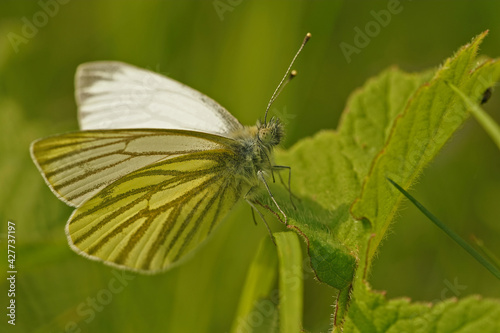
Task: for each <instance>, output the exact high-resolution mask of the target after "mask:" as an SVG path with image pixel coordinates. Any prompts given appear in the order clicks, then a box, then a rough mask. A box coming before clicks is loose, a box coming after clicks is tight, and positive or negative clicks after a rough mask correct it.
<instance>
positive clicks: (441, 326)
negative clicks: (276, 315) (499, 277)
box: [343, 285, 500, 333]
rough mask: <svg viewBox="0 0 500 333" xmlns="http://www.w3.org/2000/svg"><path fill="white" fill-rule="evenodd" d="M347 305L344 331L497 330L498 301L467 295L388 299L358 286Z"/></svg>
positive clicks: (442, 332) (489, 332)
mask: <svg viewBox="0 0 500 333" xmlns="http://www.w3.org/2000/svg"><path fill="white" fill-rule="evenodd" d="M359 296H360V297H359V298H357V299H356V300H354V301H353V302H352V304H351V306H350V309H349V314H348V317H347V319H346V322H345V325H344V330H343V332H344V333H371V332H373V333H400V332H413V333H427V332H435V333H451V332H461V333H462V332H463V333H468V332H470V333H473V332H481V333H494V332H499V331H500V322H499V321H498V317H499V316H500V301H498V300H491V299H483V298H481V297H479V296H470V297H466V298H464V299H461V300H456V299H447V300H443V301H442V302H439V303H438V304H434V305H431V304H429V303H410V300H409V299H406V298H404V299H394V300H390V301H388V300H387V299H386V298H385V296H384V295H383V294H380V293H376V292H373V291H370V290H368V288H366V286H365V285H362V286H361V285H360V286H359Z"/></svg>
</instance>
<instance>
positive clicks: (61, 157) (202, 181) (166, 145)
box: [31, 34, 310, 273]
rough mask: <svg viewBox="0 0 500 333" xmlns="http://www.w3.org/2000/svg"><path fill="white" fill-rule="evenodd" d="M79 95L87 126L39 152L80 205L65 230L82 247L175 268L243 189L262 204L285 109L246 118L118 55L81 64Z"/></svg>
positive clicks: (62, 190)
mask: <svg viewBox="0 0 500 333" xmlns="http://www.w3.org/2000/svg"><path fill="white" fill-rule="evenodd" d="M309 37H310V34H308V35H307V36H306V39H305V40H304V43H303V44H302V45H301V48H300V49H299V52H300V50H301V49H302V47H303V46H304V44H305V42H306V41H307V40H308V39H309ZM299 52H297V54H296V55H295V57H294V59H293V60H292V63H291V64H290V67H289V68H288V70H287V74H288V72H289V71H290V68H291V66H292V64H293V61H294V60H295V58H296V57H297V55H298V53H299ZM286 76H287V75H285V77H286ZM282 83H283V80H282V81H281V83H280V85H279V86H278V88H279V87H280V86H282ZM277 91H278V89H277V90H276V91H275V94H274V95H273V97H272V98H271V101H270V104H271V103H272V102H273V101H274V99H275V97H276V92H277ZM75 95H76V100H77V104H78V119H79V123H80V128H81V130H82V131H79V132H73V133H68V134H62V135H56V136H52V137H48V138H44V139H39V140H36V141H34V142H33V143H32V144H31V156H32V158H33V161H34V162H35V164H36V165H37V167H38V169H39V171H40V172H41V174H42V176H43V178H44V179H45V181H46V183H47V185H48V186H49V187H50V189H51V190H52V191H53V192H54V193H55V195H56V196H57V197H58V198H59V199H61V200H62V201H64V202H65V203H67V204H68V205H70V206H73V207H76V209H75V211H74V212H73V214H72V215H71V217H70V218H69V220H68V222H67V224H66V235H67V238H68V242H69V244H70V246H71V248H72V249H73V250H75V251H76V252H77V253H79V254H81V255H83V256H86V257H89V258H91V259H94V260H100V261H104V262H105V263H107V264H111V265H116V266H119V267H121V268H126V269H131V270H135V271H140V272H143V273H154V272H158V271H162V270H166V269H168V268H170V267H172V266H173V265H174V264H176V263H179V261H180V259H182V258H185V255H186V254H188V253H189V252H192V250H193V249H195V248H196V247H197V246H198V245H199V244H200V243H201V242H202V241H203V240H204V239H205V238H206V237H207V236H208V235H209V234H210V232H211V231H212V230H213V229H214V227H215V226H216V225H217V224H218V222H220V220H221V219H222V218H223V217H224V215H226V213H227V212H229V210H230V209H231V208H232V206H233V205H234V204H235V203H236V202H237V201H238V200H239V199H240V198H242V197H243V198H245V199H246V200H247V201H248V202H249V203H250V204H251V205H252V207H253V208H255V207H254V206H253V204H252V202H251V198H252V193H253V192H254V191H255V190H256V189H257V188H258V187H260V185H261V184H264V185H265V187H266V188H267V190H268V191H269V188H268V187H267V184H266V181H265V178H264V176H265V175H266V174H268V173H269V172H272V170H273V168H275V166H273V164H272V162H271V161H272V157H271V153H272V150H273V147H275V146H276V145H278V144H279V143H280V141H281V139H282V136H283V125H282V123H281V122H280V120H279V119H277V118H271V119H270V120H269V121H267V120H266V118H265V120H264V122H257V125H256V126H252V127H245V126H243V125H241V124H240V123H239V122H238V120H237V119H236V118H234V117H233V116H232V115H231V114H230V113H229V112H228V111H227V110H226V109H224V108H223V107H222V106H220V105H219V104H217V103H216V102H215V101H213V100H212V99H210V98H209V97H207V96H205V95H203V94H201V93H200V92H198V91H196V90H194V89H192V88H189V87H187V86H185V85H183V84H181V83H179V82H177V81H175V80H172V79H170V78H167V77H164V76H162V75H159V74H156V73H153V72H151V71H147V70H143V69H139V68H137V67H134V66H131V65H127V64H124V63H121V62H114V61H102V62H91V63H86V64H82V65H80V66H79V67H78V69H77V72H76V78H75ZM270 104H269V105H270ZM269 105H268V109H267V110H266V116H267V111H268V110H269ZM269 193H270V191H269ZM273 201H274V198H273ZM274 202H275V204H276V206H277V207H278V209H279V210H280V211H281V209H280V208H279V206H278V204H277V203H276V201H274ZM281 212H282V211H281ZM282 213H283V212H282ZM283 215H284V214H283ZM285 219H286V217H285Z"/></svg>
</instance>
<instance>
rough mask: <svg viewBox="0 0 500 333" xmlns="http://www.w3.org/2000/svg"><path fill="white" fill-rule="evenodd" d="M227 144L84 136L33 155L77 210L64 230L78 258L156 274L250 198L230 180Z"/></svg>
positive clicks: (37, 146)
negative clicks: (240, 200) (242, 201)
mask: <svg viewBox="0 0 500 333" xmlns="http://www.w3.org/2000/svg"><path fill="white" fill-rule="evenodd" d="M176 142H178V144H176ZM228 143H230V139H227V138H224V137H219V136H216V135H210V134H206V133H197V132H189V131H176V130H148V131H146V130H111V131H85V132H75V133H70V134H65V135H60V136H54V137H50V138H46V139H42V140H38V141H35V142H34V143H33V145H32V155H33V157H34V159H35V161H36V162H37V165H38V167H39V169H40V171H41V172H42V174H43V175H44V177H45V179H46V181H47V184H48V185H49V186H50V188H51V189H52V190H53V191H54V192H55V193H56V194H57V195H58V196H59V197H60V198H61V199H62V200H64V201H65V202H67V203H68V204H70V205H73V206H76V207H77V209H76V210H75V211H74V213H73V214H72V216H71V218H70V219H69V221H68V223H67V225H66V234H67V237H68V241H69V243H70V245H71V246H72V248H73V249H74V250H75V251H76V252H78V253H80V254H83V255H86V256H90V257H91V258H92V259H97V260H102V261H105V262H107V263H112V264H116V265H119V266H123V267H126V268H130V269H133V270H138V271H144V272H155V271H161V270H164V269H166V268H168V267H170V266H171V265H172V264H173V263H176V262H178V261H179V259H181V258H182V257H183V256H184V255H185V254H187V253H188V252H190V251H191V250H192V249H194V248H195V247H196V246H197V245H198V244H199V243H201V242H202V241H203V240H204V239H205V238H206V237H207V236H208V235H209V233H210V232H211V231H212V230H213V229H214V227H215V226H216V225H217V223H218V222H219V221H220V220H221V219H222V217H223V216H224V215H225V214H226V213H227V212H228V211H229V210H230V209H231V208H232V206H233V205H234V204H235V203H236V201H237V200H238V199H239V198H240V197H241V196H242V195H243V194H244V193H243V194H242V190H243V188H247V186H245V184H241V183H239V182H238V183H237V181H236V178H235V177H233V176H232V175H229V174H228V173H230V172H231V164H232V161H234V160H235V156H234V152H233V151H232V150H231V149H230V146H228Z"/></svg>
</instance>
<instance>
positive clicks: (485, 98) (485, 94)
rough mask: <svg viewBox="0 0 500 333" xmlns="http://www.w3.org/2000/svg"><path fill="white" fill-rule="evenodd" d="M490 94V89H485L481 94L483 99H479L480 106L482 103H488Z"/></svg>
mask: <svg viewBox="0 0 500 333" xmlns="http://www.w3.org/2000/svg"><path fill="white" fill-rule="evenodd" d="M492 93H493V91H492V90H491V87H489V88H488V89H486V90H485V91H484V93H483V97H482V98H481V104H484V103H486V102H488V100H489V99H490V97H491V94H492Z"/></svg>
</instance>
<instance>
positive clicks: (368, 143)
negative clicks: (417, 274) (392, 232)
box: [263, 33, 500, 293]
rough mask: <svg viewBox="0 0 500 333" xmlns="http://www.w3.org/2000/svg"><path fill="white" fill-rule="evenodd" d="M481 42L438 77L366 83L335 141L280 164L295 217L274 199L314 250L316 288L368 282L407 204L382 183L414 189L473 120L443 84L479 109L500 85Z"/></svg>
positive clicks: (303, 147) (398, 76) (385, 76)
mask: <svg viewBox="0 0 500 333" xmlns="http://www.w3.org/2000/svg"><path fill="white" fill-rule="evenodd" d="M485 35H486V33H483V34H481V35H479V36H478V37H476V38H475V39H474V40H473V41H472V42H471V43H470V44H467V45H465V46H464V47H462V48H461V49H460V50H459V51H458V52H457V53H456V54H455V55H454V56H453V57H451V58H449V59H448V60H446V61H445V63H444V65H443V66H441V67H440V68H439V69H438V70H436V71H427V72H423V73H421V74H407V73H404V72H402V71H401V70H399V69H396V68H391V69H389V70H386V71H384V72H383V73H381V74H380V75H379V76H377V77H376V78H373V79H370V80H369V81H368V82H367V83H366V84H365V86H364V87H363V88H362V89H360V90H358V91H356V92H355V93H354V94H353V95H352V96H351V97H350V99H349V101H348V103H347V107H346V110H345V112H344V114H343V117H342V120H341V123H340V125H339V128H338V130H337V131H332V130H326V131H322V132H320V133H318V134H317V135H315V136H314V137H313V138H309V139H305V140H302V141H300V142H299V143H297V144H296V145H295V146H294V147H292V148H291V149H290V150H289V151H286V152H279V153H278V154H277V160H278V162H279V164H282V165H290V166H292V174H293V179H292V191H293V192H294V193H295V194H296V195H298V196H299V197H300V198H301V201H300V203H298V209H297V210H294V209H293V208H292V206H291V205H290V204H287V203H286V202H287V201H289V200H287V197H286V195H287V193H286V191H282V190H281V191H280V190H279V188H278V187H276V188H273V191H275V192H276V196H277V197H279V202H280V204H281V203H283V207H282V208H283V209H284V210H285V212H286V213H287V215H288V217H289V222H290V226H289V227H290V228H293V229H295V230H296V231H297V232H298V233H299V234H300V235H302V236H303V237H304V239H305V240H306V242H307V243H308V251H309V256H310V260H311V266H312V268H313V269H314V270H315V273H316V275H317V278H318V279H319V280H320V281H323V282H325V283H327V284H329V285H331V286H333V287H335V288H338V289H345V288H348V287H349V286H350V285H351V284H352V282H353V280H354V279H355V278H356V281H361V280H362V279H363V278H364V277H366V274H367V272H368V270H369V267H370V263H371V260H372V258H373V255H374V254H375V252H376V249H377V247H378V245H379V244H380V241H381V240H382V239H383V237H384V235H385V232H386V231H387V228H388V226H389V224H390V222H391V221H392V219H393V217H394V214H395V212H396V210H397V208H398V206H399V204H400V201H401V195H400V194H399V192H397V191H396V190H395V189H394V188H392V186H391V185H390V184H389V183H388V182H387V180H386V177H391V178H392V179H394V180H395V181H397V182H398V183H399V184H402V186H403V188H408V187H409V186H410V185H411V184H412V183H413V182H414V181H415V180H416V178H417V176H418V175H419V174H420V173H421V172H422V170H423V168H424V167H425V166H426V165H427V164H428V163H429V162H430V161H431V160H432V159H433V158H434V157H435V156H436V154H437V153H438V152H439V150H440V149H441V148H442V147H443V145H444V144H445V143H446V141H447V140H448V139H449V138H450V137H451V136H452V135H453V133H454V132H455V131H456V130H457V129H458V128H459V127H460V126H461V124H462V123H463V122H464V121H465V119H466V118H467V116H468V113H467V110H466V108H465V106H464V103H463V102H461V101H460V100H459V97H458V96H456V94H455V93H454V92H453V91H452V90H451V89H450V87H449V86H448V85H447V84H446V83H445V81H449V82H451V83H453V84H454V85H456V86H457V87H459V88H460V89H461V90H462V91H464V92H465V93H466V94H467V95H468V96H470V98H472V99H473V100H480V99H481V98H482V95H483V93H484V91H485V89H486V88H487V87H490V86H492V85H494V83H495V82H496V81H497V80H498V78H499V77H500V64H499V63H498V62H496V61H494V60H489V59H484V58H482V60H481V61H479V60H478V59H477V55H476V53H477V49H478V47H479V44H480V43H481V41H482V40H483V38H484V37H485ZM263 201H265V202H266V203H268V204H269V205H270V206H272V203H271V202H270V201H269V200H268V199H265V198H264V199H263ZM354 293H355V289H354Z"/></svg>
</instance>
